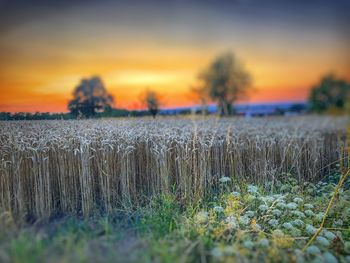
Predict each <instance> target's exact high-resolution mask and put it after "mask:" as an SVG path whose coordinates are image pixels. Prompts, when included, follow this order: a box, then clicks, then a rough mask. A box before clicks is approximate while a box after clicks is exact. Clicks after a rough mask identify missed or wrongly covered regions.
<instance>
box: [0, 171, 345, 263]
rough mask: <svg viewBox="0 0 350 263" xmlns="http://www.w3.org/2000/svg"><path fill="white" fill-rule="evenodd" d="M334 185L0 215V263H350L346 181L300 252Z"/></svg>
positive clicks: (330, 181) (228, 185) (285, 180)
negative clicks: (104, 211) (106, 209)
mask: <svg viewBox="0 0 350 263" xmlns="http://www.w3.org/2000/svg"><path fill="white" fill-rule="evenodd" d="M339 177H340V175H339V173H337V172H334V173H332V174H331V175H330V176H328V177H327V178H325V179H324V180H323V181H321V182H319V183H317V184H313V183H305V184H303V185H299V184H298V183H297V182H296V181H295V180H294V179H291V178H292V177H291V176H289V175H288V174H285V175H282V176H281V178H280V180H279V181H278V183H277V184H275V185H274V186H273V187H271V186H269V185H265V186H262V185H260V186H257V185H249V184H248V183H247V184H243V183H242V184H241V185H240V186H239V187H238V186H237V185H236V184H234V183H233V182H232V181H229V180H227V181H225V180H223V182H222V183H221V184H222V186H221V187H220V192H219V193H217V194H216V195H213V196H208V197H207V198H206V199H204V200H201V201H200V202H198V203H196V204H187V205H183V204H181V202H179V201H178V200H177V199H176V198H175V197H174V196H173V195H162V196H159V197H155V198H153V199H152V200H151V201H150V202H149V204H148V205H147V206H146V207H140V208H130V209H127V210H123V211H115V212H114V213H110V214H108V215H105V216H98V217H90V218H85V219H83V218H77V217H63V218H56V219H55V220H52V221H50V222H44V221H43V222H36V223H35V224H31V225H16V224H15V223H14V222H13V221H12V220H11V217H10V215H9V214H7V213H2V214H1V216H0V220H1V221H0V224H1V225H0V226H1V227H0V262H4V263H6V262H18V263H20V262H29V263H31V262H33V263H34V262H35V263H36V262H38V263H40V262H48V261H49V262H233V261H238V262H244V261H252V262H349V261H350V229H349V225H350V190H349V185H350V181H349V179H348V180H347V181H346V182H345V184H344V186H343V188H342V189H341V191H340V193H339V194H338V195H337V197H336V202H335V204H334V206H333V207H332V209H331V210H330V213H329V214H328V216H327V220H326V224H325V226H324V229H323V231H322V232H321V235H320V237H319V238H317V239H316V240H315V242H313V243H312V244H311V246H310V247H309V248H308V249H306V251H305V252H302V248H303V247H304V246H305V244H306V243H307V241H308V240H309V239H310V238H311V236H312V233H313V232H314V231H315V229H316V228H317V227H318V226H319V224H320V219H321V218H322V213H323V212H324V211H325V209H326V207H327V204H328V201H329V200H330V196H331V195H332V193H333V191H334V189H335V186H336V184H337V182H338V180H339Z"/></svg>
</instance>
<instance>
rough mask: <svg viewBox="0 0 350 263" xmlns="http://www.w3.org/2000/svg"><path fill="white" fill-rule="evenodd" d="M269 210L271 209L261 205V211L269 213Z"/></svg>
mask: <svg viewBox="0 0 350 263" xmlns="http://www.w3.org/2000/svg"><path fill="white" fill-rule="evenodd" d="M268 209H269V207H268V206H267V205H260V206H259V210H260V211H261V212H265V211H267V210H268Z"/></svg>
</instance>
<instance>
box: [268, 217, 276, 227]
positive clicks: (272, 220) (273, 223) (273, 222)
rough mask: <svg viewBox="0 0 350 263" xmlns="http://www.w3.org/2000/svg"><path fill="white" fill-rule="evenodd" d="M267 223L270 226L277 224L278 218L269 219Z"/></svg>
mask: <svg viewBox="0 0 350 263" xmlns="http://www.w3.org/2000/svg"><path fill="white" fill-rule="evenodd" d="M267 223H268V224H269V225H270V226H272V227H276V226H278V220H277V219H270V220H269V221H268V222H267Z"/></svg>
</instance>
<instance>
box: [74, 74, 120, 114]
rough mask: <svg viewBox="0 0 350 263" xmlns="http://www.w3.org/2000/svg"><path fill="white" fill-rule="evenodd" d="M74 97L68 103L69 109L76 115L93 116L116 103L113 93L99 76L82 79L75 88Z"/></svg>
mask: <svg viewBox="0 0 350 263" xmlns="http://www.w3.org/2000/svg"><path fill="white" fill-rule="evenodd" d="M73 97H74V98H73V99H72V100H71V101H70V102H69V103H68V109H69V110H70V112H71V113H72V114H73V115H75V116H78V115H83V116H85V117H91V116H94V115H95V114H96V112H99V111H103V110H104V109H105V108H107V107H111V106H112V105H113V103H114V99H113V97H112V95H110V94H109V93H108V92H107V90H106V88H105V86H104V84H103V82H102V80H101V78H99V77H97V76H94V77H92V78H90V79H82V80H81V82H80V84H79V85H78V86H77V87H76V88H75V90H74V92H73Z"/></svg>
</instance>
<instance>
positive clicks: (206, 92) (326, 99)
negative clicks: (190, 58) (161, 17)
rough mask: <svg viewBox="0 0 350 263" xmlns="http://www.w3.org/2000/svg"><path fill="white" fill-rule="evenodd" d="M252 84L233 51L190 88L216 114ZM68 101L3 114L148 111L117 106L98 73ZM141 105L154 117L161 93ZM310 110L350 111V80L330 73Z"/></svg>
mask: <svg viewBox="0 0 350 263" xmlns="http://www.w3.org/2000/svg"><path fill="white" fill-rule="evenodd" d="M251 87H252V76H251V74H250V73H249V72H248V70H247V69H246V68H245V67H244V64H243V63H242V62H241V61H240V60H239V59H238V57H237V56H235V54H233V53H231V52H227V53H223V54H221V55H219V56H218V57H216V58H215V59H214V60H213V61H212V62H211V63H210V64H209V65H208V66H207V67H206V68H204V69H203V70H201V71H200V72H199V74H198V76H197V84H196V85H194V86H193V87H192V88H191V90H192V93H193V94H194V95H195V97H196V101H197V102H198V103H200V105H201V109H202V110H201V112H202V114H206V112H207V105H208V103H213V102H214V103H216V104H217V114H218V115H220V116H230V115H233V114H235V112H234V107H233V105H234V104H235V103H236V102H237V100H239V99H242V98H245V97H247V96H248V93H249V91H250V89H251ZM72 95H73V99H72V100H70V101H69V102H68V105H67V106H68V109H69V113H55V114H49V113H35V114H30V113H16V114H10V113H4V112H3V113H0V120H3V119H16V120H22V119H34V120H35V119H72V118H90V117H124V116H143V115H146V114H147V113H146V112H140V111H128V110H121V109H116V108H114V107H115V99H114V97H113V96H112V95H111V94H110V93H109V92H108V91H107V89H106V87H105V85H104V83H103V81H102V79H101V78H100V77H98V76H93V77H91V78H84V79H82V80H81V82H80V83H79V85H78V86H77V87H75V89H74V91H73V94H72ZM141 102H142V105H143V106H144V107H145V108H147V109H148V112H149V114H150V115H152V116H153V117H156V115H157V114H158V113H159V110H160V106H161V105H162V100H161V98H160V96H159V94H158V93H157V92H156V91H154V90H150V89H147V90H146V91H145V93H144V94H143V95H142V97H141ZM308 104H309V110H310V112H316V113H337V114H341V113H343V112H345V111H346V112H349V113H350V83H348V82H347V81H345V80H342V79H339V78H337V77H336V76H335V75H333V74H328V75H326V76H324V77H322V78H321V80H320V82H319V83H318V84H316V85H315V86H314V87H312V89H311V92H310V96H309V99H308Z"/></svg>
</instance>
